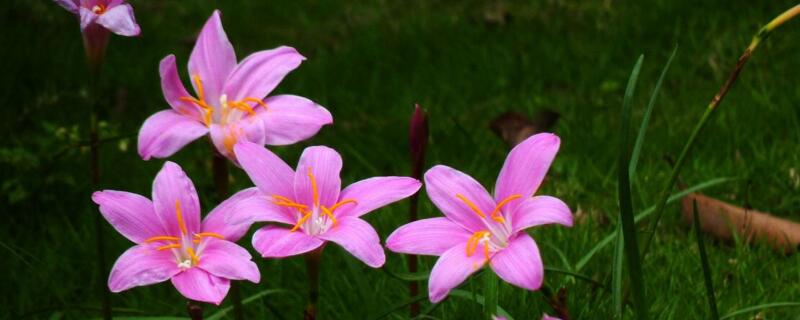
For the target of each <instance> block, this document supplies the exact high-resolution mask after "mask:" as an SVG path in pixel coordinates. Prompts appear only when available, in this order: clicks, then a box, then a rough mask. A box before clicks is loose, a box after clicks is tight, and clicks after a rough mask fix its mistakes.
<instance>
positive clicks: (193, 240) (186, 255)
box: [144, 200, 225, 270]
mask: <svg viewBox="0 0 800 320" xmlns="http://www.w3.org/2000/svg"><path fill="white" fill-rule="evenodd" d="M175 217H176V219H177V220H178V227H179V228H180V233H181V234H180V236H179V237H177V236H155V237H150V238H148V239H146V240H144V243H153V242H158V243H160V244H161V246H159V247H157V248H156V250H158V251H162V250H172V253H173V254H174V255H175V259H176V260H177V264H178V268H181V269H184V270H185V269H188V268H191V267H194V266H196V265H197V264H198V263H199V262H200V254H201V253H202V251H203V247H204V245H205V243H204V242H203V241H202V240H203V238H208V237H211V238H217V239H223V240H224V239H225V237H223V236H222V235H220V234H218V233H214V232H200V233H195V234H194V235H192V236H189V232H188V229H187V228H186V223H185V222H184V220H183V212H182V211H181V202H180V200H175Z"/></svg>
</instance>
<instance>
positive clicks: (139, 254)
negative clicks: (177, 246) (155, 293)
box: [108, 244, 181, 292]
mask: <svg viewBox="0 0 800 320" xmlns="http://www.w3.org/2000/svg"><path fill="white" fill-rule="evenodd" d="M180 271H181V270H180V269H179V268H178V262H177V261H176V260H175V256H173V255H172V252H171V251H169V250H163V251H159V250H156V249H155V247H152V246H150V245H146V244H142V245H136V246H133V247H131V248H130V249H128V250H127V251H125V253H123V254H122V255H121V256H119V258H118V259H117V262H114V266H113V267H111V274H109V276H108V289H109V290H111V292H120V291H124V290H128V289H130V288H133V287H138V286H146V285H150V284H154V283H159V282H163V281H167V280H169V278H172V277H173V276H174V275H176V274H178V273H179V272H180Z"/></svg>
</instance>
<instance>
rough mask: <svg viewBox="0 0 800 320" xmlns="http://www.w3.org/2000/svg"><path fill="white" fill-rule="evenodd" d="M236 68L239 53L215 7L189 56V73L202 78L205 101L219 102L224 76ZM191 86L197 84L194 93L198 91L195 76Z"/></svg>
mask: <svg viewBox="0 0 800 320" xmlns="http://www.w3.org/2000/svg"><path fill="white" fill-rule="evenodd" d="M234 68H236V53H235V52H234V51H233V45H231V43H230V41H228V36H227V35H226V34H225V30H224V29H223V28H222V20H221V19H220V13H219V10H214V13H213V14H212V15H211V18H209V19H208V21H207V22H206V24H205V25H204V26H203V30H202V31H200V35H199V36H198V37H197V43H195V45H194V49H193V50H192V54H191V55H190V56H189V76H190V77H192V78H194V76H195V75H197V76H199V77H200V80H201V81H202V82H203V90H204V91H205V99H206V102H208V103H209V104H211V105H217V104H218V102H219V98H220V96H221V95H222V88H223V87H224V85H225V79H227V78H228V75H230V74H231V71H233V69H234ZM192 86H194V92H198V90H197V83H196V82H195V81H194V79H192Z"/></svg>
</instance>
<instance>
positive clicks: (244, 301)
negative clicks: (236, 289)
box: [206, 289, 287, 320]
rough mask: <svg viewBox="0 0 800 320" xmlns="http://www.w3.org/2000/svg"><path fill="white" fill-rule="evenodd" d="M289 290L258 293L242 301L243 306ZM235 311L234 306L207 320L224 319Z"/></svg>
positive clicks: (218, 312) (223, 309)
mask: <svg viewBox="0 0 800 320" xmlns="http://www.w3.org/2000/svg"><path fill="white" fill-rule="evenodd" d="M285 292H287V290H285V289H267V290H263V291H261V292H258V293H256V294H254V295H252V296H249V297H247V298H245V299H243V300H242V305H246V304H249V303H251V302H253V301H256V300H258V299H261V298H263V297H265V296H268V295H271V294H276V293H285ZM231 311H233V306H227V307H225V308H222V309H219V311H217V312H215V313H214V314H212V315H210V316H208V317H206V320H218V319H222V318H224V317H225V316H226V315H227V314H228V313H229V312H231Z"/></svg>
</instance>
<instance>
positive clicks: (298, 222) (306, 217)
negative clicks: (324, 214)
mask: <svg viewBox="0 0 800 320" xmlns="http://www.w3.org/2000/svg"><path fill="white" fill-rule="evenodd" d="M308 218H311V212H309V213H306V214H305V215H304V216H303V217H302V218H300V220H298V221H297V223H295V224H294V227H292V229H291V230H289V232H295V231H297V229H300V226H301V225H303V223H305V222H306V221H307V220H308Z"/></svg>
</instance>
